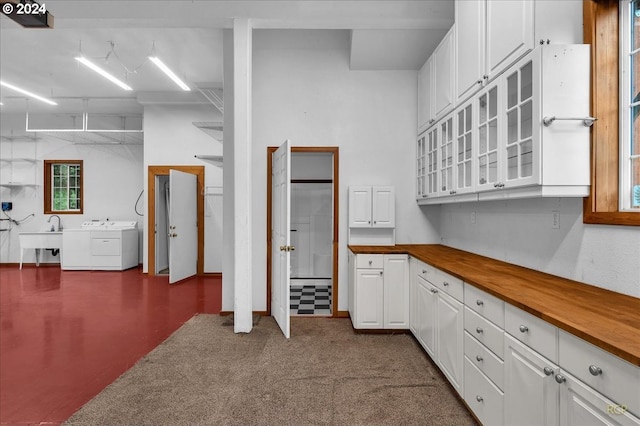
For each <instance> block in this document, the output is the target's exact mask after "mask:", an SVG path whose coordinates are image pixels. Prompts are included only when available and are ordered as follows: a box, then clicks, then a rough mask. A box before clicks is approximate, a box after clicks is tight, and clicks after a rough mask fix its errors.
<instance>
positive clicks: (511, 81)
mask: <svg viewBox="0 0 640 426" xmlns="http://www.w3.org/2000/svg"><path fill="white" fill-rule="evenodd" d="M517 103H518V73H514V74H512V75H510V76H509V78H507V108H513V107H514V106H515V105H516V104H517Z"/></svg>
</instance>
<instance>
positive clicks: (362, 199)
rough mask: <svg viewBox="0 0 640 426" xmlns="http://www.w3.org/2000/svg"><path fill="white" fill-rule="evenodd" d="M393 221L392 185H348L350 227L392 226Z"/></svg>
mask: <svg viewBox="0 0 640 426" xmlns="http://www.w3.org/2000/svg"><path fill="white" fill-rule="evenodd" d="M395 222H396V219H395V190H394V188H393V187H392V186H351V187H349V227H350V228H393V227H395V225H396V223H395Z"/></svg>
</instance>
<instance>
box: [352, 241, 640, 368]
mask: <svg viewBox="0 0 640 426" xmlns="http://www.w3.org/2000/svg"><path fill="white" fill-rule="evenodd" d="M349 249H350V250H351V251H352V252H353V253H355V254H364V253H373V254H376V253H379V254H394V253H403V254H408V255H410V256H412V257H415V258H417V259H419V260H421V261H423V262H425V263H428V264H430V265H432V266H434V267H436V268H438V269H440V270H442V271H444V272H447V273H449V274H451V275H453V276H455V277H458V278H460V279H461V280H463V281H464V282H466V283H469V284H472V285H474V286H475V287H478V288H479V289H481V290H484V291H486V292H487V293H490V294H492V295H494V296H496V297H498V298H500V299H502V300H504V301H505V302H507V303H510V304H512V305H514V306H516V307H518V308H520V309H523V310H525V311H527V312H529V313H530V314H532V315H535V316H537V317H539V318H542V319H543V320H545V321H547V322H549V323H551V324H553V325H555V326H557V327H558V328H561V329H563V330H566V331H568V332H569V333H572V334H574V335H576V336H578V337H580V338H582V339H584V340H586V341H588V342H590V343H592V344H594V345H596V346H598V347H600V348H602V349H604V350H606V351H608V352H611V353H612V354H614V355H617V356H619V357H620V358H622V359H624V360H626V361H628V362H630V363H632V364H634V365H636V366H639V367H640V299H639V298H636V297H632V296H627V295H624V294H621V293H616V292H613V291H610V290H605V289H602V288H598V287H595V286H591V285H587V284H584V283H580V282H577V281H573V280H569V279H566V278H561V277H558V276H555V275H550V274H546V273H544V272H540V271H535V270H532V269H528V268H524V267H522V266H516V265H513V264H510V263H506V262H502V261H499V260H495V259H491V258H488V257H484V256H480V255H477V254H473V253H468V252H465V251H462V250H457V249H454V248H451V247H446V246H442V245H437V244H433V245H431V244H406V245H395V246H349Z"/></svg>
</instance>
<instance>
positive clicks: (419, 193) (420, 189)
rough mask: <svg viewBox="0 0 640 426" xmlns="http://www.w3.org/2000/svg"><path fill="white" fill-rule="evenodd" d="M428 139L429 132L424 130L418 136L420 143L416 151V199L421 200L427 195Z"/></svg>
mask: <svg viewBox="0 0 640 426" xmlns="http://www.w3.org/2000/svg"><path fill="white" fill-rule="evenodd" d="M426 141H427V133H426V132H424V133H422V134H421V135H420V136H418V144H417V151H416V199H417V200H418V201H419V200H421V199H423V198H425V197H426V193H427V185H426V170H427V163H426V152H427V147H426Z"/></svg>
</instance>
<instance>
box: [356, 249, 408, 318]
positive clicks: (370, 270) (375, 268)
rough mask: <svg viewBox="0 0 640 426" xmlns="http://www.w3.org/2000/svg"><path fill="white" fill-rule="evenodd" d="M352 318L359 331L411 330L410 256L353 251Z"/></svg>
mask: <svg viewBox="0 0 640 426" xmlns="http://www.w3.org/2000/svg"><path fill="white" fill-rule="evenodd" d="M349 315H350V316H351V321H352V323H353V327H354V328H357V329H408V328H409V259H408V256H407V255H406V254H384V255H382V254H357V255H356V254H353V252H349Z"/></svg>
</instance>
